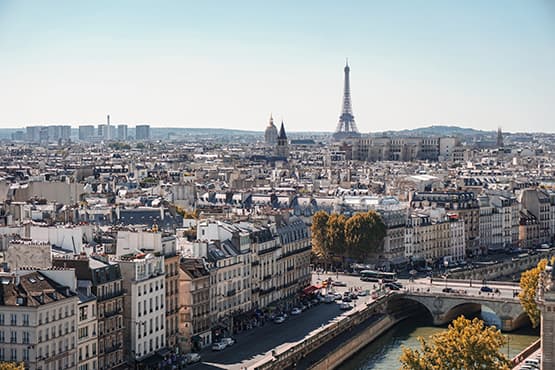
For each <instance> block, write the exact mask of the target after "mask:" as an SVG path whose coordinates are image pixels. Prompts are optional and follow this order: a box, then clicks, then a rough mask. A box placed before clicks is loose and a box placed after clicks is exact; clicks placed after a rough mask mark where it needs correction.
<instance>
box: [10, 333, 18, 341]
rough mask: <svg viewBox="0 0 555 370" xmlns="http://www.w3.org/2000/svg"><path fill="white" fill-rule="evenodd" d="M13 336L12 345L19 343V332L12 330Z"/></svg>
mask: <svg viewBox="0 0 555 370" xmlns="http://www.w3.org/2000/svg"><path fill="white" fill-rule="evenodd" d="M11 334H12V335H11V338H10V342H11V343H17V332H16V331H14V330H12V333H11Z"/></svg>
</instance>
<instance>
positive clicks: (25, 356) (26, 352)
mask: <svg viewBox="0 0 555 370" xmlns="http://www.w3.org/2000/svg"><path fill="white" fill-rule="evenodd" d="M23 361H29V349H28V348H23Z"/></svg>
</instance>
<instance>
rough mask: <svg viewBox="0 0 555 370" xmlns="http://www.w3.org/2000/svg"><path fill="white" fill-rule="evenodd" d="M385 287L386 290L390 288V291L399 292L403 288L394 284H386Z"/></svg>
mask: <svg viewBox="0 0 555 370" xmlns="http://www.w3.org/2000/svg"><path fill="white" fill-rule="evenodd" d="M385 287H386V288H389V289H391V290H399V289H401V288H399V287H398V286H397V285H396V284H393V283H386V284H385Z"/></svg>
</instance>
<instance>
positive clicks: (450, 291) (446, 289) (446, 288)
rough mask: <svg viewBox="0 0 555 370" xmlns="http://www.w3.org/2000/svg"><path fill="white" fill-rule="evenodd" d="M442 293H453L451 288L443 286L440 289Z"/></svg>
mask: <svg viewBox="0 0 555 370" xmlns="http://www.w3.org/2000/svg"><path fill="white" fill-rule="evenodd" d="M441 291H442V292H443V293H454V292H455V291H454V290H453V288H449V287H445V288H443V289H442V290H441Z"/></svg>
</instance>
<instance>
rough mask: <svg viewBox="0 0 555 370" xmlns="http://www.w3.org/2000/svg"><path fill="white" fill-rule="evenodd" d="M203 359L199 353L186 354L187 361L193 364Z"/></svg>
mask: <svg viewBox="0 0 555 370" xmlns="http://www.w3.org/2000/svg"><path fill="white" fill-rule="evenodd" d="M200 359H201V357H200V355H199V354H198V353H187V354H186V355H185V361H186V363H187V364H193V363H195V362H199V361H200Z"/></svg>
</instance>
